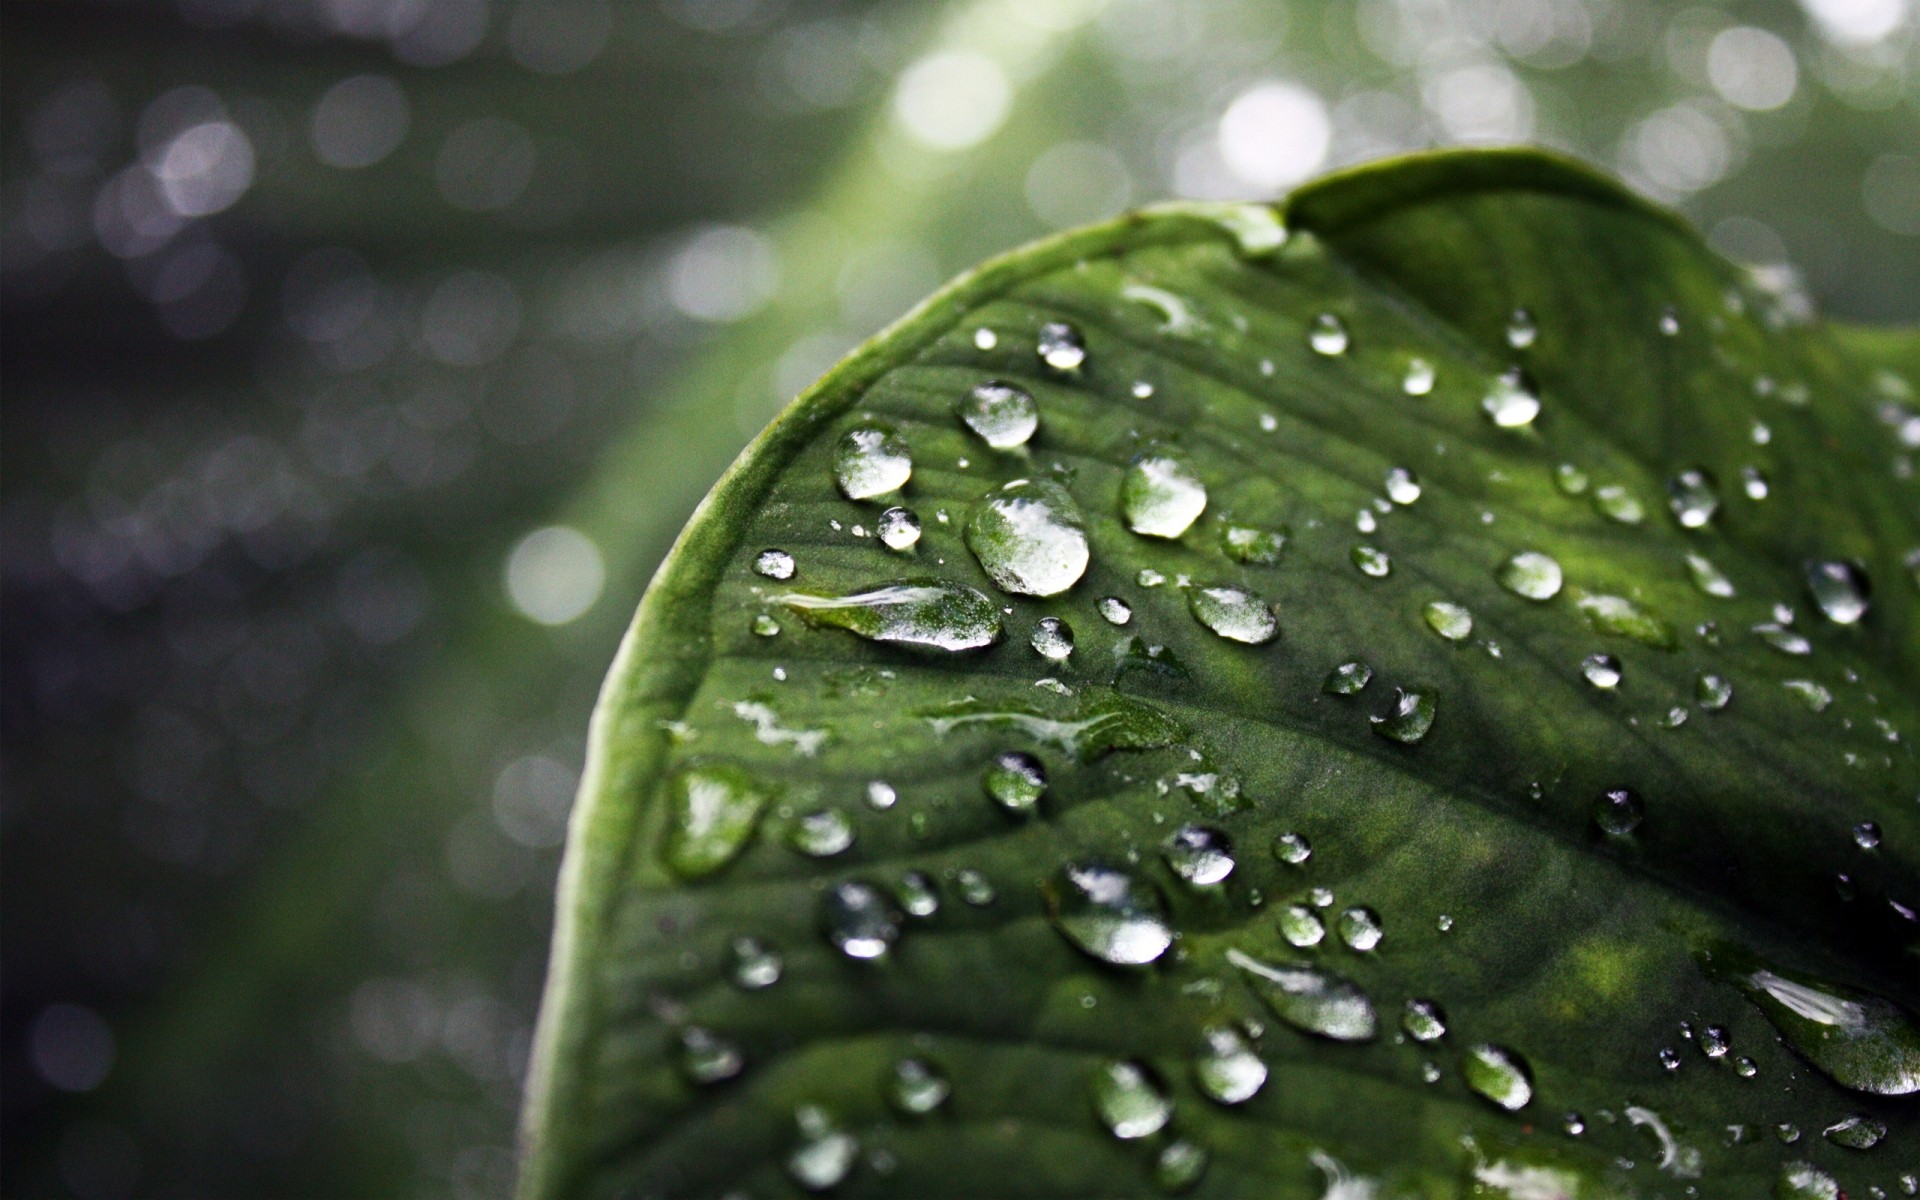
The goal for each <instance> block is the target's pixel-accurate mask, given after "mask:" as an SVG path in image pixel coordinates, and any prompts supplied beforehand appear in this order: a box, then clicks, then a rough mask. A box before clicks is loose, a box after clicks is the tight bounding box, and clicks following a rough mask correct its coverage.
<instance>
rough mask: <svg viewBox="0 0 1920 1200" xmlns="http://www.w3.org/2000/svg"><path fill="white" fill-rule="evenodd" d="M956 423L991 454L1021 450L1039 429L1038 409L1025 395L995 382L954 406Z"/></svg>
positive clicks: (1028, 395) (966, 396) (968, 394)
mask: <svg viewBox="0 0 1920 1200" xmlns="http://www.w3.org/2000/svg"><path fill="white" fill-rule="evenodd" d="M954 411H955V412H956V413H958V414H959V417H960V420H961V421H962V422H963V423H965V425H966V427H967V428H968V429H971V430H973V432H974V433H976V434H978V435H979V437H980V440H981V441H983V442H985V443H986V444H987V445H989V446H991V447H993V448H994V449H995V450H1011V449H1013V448H1014V447H1015V446H1024V445H1026V444H1027V440H1028V439H1029V438H1031V437H1032V436H1033V432H1034V430H1036V429H1038V428H1040V406H1039V405H1037V404H1035V403H1034V402H1033V397H1032V396H1031V395H1030V394H1028V393H1027V392H1026V391H1024V390H1022V389H1020V388H1017V387H1014V386H1013V385H1012V384H1010V383H1000V382H998V381H997V380H996V381H992V382H988V383H983V384H980V385H978V386H977V387H975V388H974V389H973V390H971V391H969V392H968V393H967V394H966V395H965V396H964V397H962V398H961V400H960V402H959V403H958V404H956V405H955V406H954Z"/></svg>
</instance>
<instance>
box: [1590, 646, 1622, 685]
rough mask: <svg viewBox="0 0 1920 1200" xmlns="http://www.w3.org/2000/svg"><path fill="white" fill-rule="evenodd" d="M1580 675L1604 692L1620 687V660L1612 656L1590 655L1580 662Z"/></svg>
mask: <svg viewBox="0 0 1920 1200" xmlns="http://www.w3.org/2000/svg"><path fill="white" fill-rule="evenodd" d="M1580 673H1581V674H1582V675H1585V676H1586V677H1587V682H1588V683H1590V684H1592V685H1593V686H1594V687H1597V688H1599V689H1601V690H1602V691H1611V690H1612V689H1614V688H1617V687H1619V686H1620V674H1621V672H1620V660H1619V659H1617V658H1615V657H1614V656H1613V655H1611V654H1589V655H1587V656H1586V657H1585V658H1583V659H1581V660H1580Z"/></svg>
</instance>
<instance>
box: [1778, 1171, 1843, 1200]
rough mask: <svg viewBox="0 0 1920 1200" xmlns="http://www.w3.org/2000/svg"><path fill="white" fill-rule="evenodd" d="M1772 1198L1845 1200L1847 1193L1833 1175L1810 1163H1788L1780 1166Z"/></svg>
mask: <svg viewBox="0 0 1920 1200" xmlns="http://www.w3.org/2000/svg"><path fill="white" fill-rule="evenodd" d="M1773 1195H1774V1200H1846V1196H1847V1194H1846V1193H1845V1192H1843V1191H1841V1190H1840V1184H1839V1182H1838V1181H1836V1180H1835V1179H1834V1177H1833V1176H1831V1175H1829V1174H1827V1173H1826V1172H1825V1171H1822V1170H1821V1169H1820V1168H1819V1167H1816V1166H1814V1165H1813V1164H1812V1163H1803V1162H1796V1163H1788V1164H1787V1165H1786V1166H1784V1167H1782V1168H1780V1181H1779V1182H1778V1183H1777V1184H1775V1185H1774V1189H1773Z"/></svg>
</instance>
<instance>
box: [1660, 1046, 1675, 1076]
mask: <svg viewBox="0 0 1920 1200" xmlns="http://www.w3.org/2000/svg"><path fill="white" fill-rule="evenodd" d="M1659 1057H1660V1066H1661V1067H1662V1068H1663V1069H1665V1070H1668V1071H1678V1070H1679V1069H1680V1052H1679V1051H1678V1050H1675V1049H1674V1048H1673V1047H1672V1046H1666V1047H1663V1048H1662V1049H1661V1051H1660V1055H1659Z"/></svg>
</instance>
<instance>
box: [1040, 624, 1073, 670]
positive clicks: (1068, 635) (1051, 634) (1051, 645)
mask: <svg viewBox="0 0 1920 1200" xmlns="http://www.w3.org/2000/svg"><path fill="white" fill-rule="evenodd" d="M1029 644H1030V645H1032V646H1033V652H1034V653H1035V654H1038V655H1039V656H1040V657H1041V658H1044V659H1046V660H1048V661H1049V662H1065V661H1067V659H1068V658H1070V657H1072V655H1073V626H1071V625H1069V624H1067V623H1066V622H1065V621H1062V620H1061V619H1060V618H1059V617H1041V618H1040V619H1039V620H1038V621H1037V622H1035V623H1034V626H1033V636H1032V637H1031V638H1030V639H1029Z"/></svg>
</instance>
